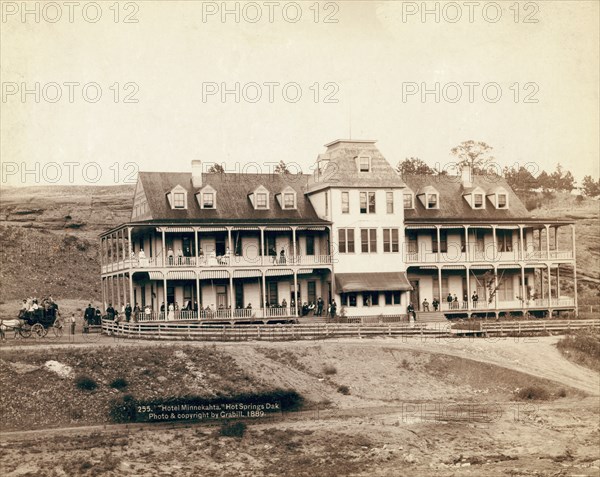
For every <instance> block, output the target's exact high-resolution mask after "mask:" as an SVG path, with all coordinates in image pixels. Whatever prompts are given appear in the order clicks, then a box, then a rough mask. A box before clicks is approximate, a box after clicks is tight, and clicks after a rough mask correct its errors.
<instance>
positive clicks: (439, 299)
mask: <svg viewBox="0 0 600 477" xmlns="http://www.w3.org/2000/svg"><path fill="white" fill-rule="evenodd" d="M438 294H439V298H438V301H439V302H440V310H441V309H442V303H444V301H445V300H444V297H443V296H442V267H441V266H440V265H438ZM411 301H412V299H411ZM418 306H419V304H418V303H417V307H418Z"/></svg>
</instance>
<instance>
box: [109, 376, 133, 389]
mask: <svg viewBox="0 0 600 477" xmlns="http://www.w3.org/2000/svg"><path fill="white" fill-rule="evenodd" d="M127 386H129V383H128V382H127V380H126V379H125V378H116V379H113V380H112V381H111V383H110V387H111V388H114V389H125V388H126V387H127Z"/></svg>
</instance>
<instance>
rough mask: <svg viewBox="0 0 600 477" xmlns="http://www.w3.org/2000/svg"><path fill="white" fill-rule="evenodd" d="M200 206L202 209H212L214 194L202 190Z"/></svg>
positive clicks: (213, 206)
mask: <svg viewBox="0 0 600 477" xmlns="http://www.w3.org/2000/svg"><path fill="white" fill-rule="evenodd" d="M202 208H203V209H214V208H215V194H213V193H212V192H204V193H203V194H202Z"/></svg>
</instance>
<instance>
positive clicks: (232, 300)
mask: <svg viewBox="0 0 600 477" xmlns="http://www.w3.org/2000/svg"><path fill="white" fill-rule="evenodd" d="M229 308H230V310H231V317H233V310H234V309H235V296H234V294H233V271H230V272H229Z"/></svg>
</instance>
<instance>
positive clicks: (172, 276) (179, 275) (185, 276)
mask: <svg viewBox="0 0 600 477" xmlns="http://www.w3.org/2000/svg"><path fill="white" fill-rule="evenodd" d="M167 279H168V280H195V279H196V273H195V272H193V271H191V270H177V271H176V272H169V273H168V274H167Z"/></svg>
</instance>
